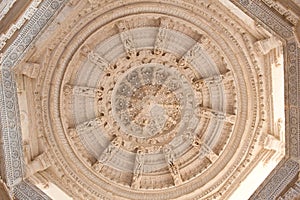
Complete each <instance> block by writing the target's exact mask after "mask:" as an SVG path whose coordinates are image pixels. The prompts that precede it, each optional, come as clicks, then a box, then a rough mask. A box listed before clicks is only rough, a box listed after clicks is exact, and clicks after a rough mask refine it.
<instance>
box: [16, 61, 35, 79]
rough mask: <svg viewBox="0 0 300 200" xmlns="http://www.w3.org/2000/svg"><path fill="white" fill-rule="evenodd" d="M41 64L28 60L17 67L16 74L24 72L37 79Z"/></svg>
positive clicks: (23, 73) (25, 74) (27, 75)
mask: <svg viewBox="0 0 300 200" xmlns="http://www.w3.org/2000/svg"><path fill="white" fill-rule="evenodd" d="M40 68H41V65H40V64H39V63H31V62H26V63H24V64H22V65H20V66H19V67H18V68H16V69H15V73H16V74H22V75H24V76H26V77H28V78H32V79H35V78H37V76H38V74H39V70H40Z"/></svg>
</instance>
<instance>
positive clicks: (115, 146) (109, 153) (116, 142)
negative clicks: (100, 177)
mask: <svg viewBox="0 0 300 200" xmlns="http://www.w3.org/2000/svg"><path fill="white" fill-rule="evenodd" d="M121 145H122V138H120V137H116V138H115V139H113V141H112V142H111V143H110V144H109V145H108V146H107V148H106V149H105V150H104V151H103V152H102V154H101V156H100V157H99V159H98V161H97V162H96V163H95V164H94V165H93V168H94V169H95V170H96V171H97V172H100V171H101V169H102V168H103V166H104V165H105V164H106V163H107V162H109V161H110V160H111V159H112V158H113V157H114V155H115V154H116V153H118V152H119V149H120V147H121Z"/></svg>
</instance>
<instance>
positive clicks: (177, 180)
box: [163, 145, 182, 185]
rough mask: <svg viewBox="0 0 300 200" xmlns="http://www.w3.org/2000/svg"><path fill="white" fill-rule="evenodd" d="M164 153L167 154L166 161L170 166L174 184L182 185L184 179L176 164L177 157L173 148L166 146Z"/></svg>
mask: <svg viewBox="0 0 300 200" xmlns="http://www.w3.org/2000/svg"><path fill="white" fill-rule="evenodd" d="M163 151H164V154H165V159H166V162H167V164H168V168H169V171H170V173H171V175H172V177H173V180H174V184H175V185H180V184H181V183H182V178H181V174H180V170H179V167H178V165H177V164H176V163H175V156H174V152H173V150H172V147H171V146H170V145H166V146H164V148H163Z"/></svg>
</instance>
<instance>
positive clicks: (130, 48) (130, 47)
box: [117, 21, 136, 56]
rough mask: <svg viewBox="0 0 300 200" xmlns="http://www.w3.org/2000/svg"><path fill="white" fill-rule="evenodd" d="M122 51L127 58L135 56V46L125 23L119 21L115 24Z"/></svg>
mask: <svg viewBox="0 0 300 200" xmlns="http://www.w3.org/2000/svg"><path fill="white" fill-rule="evenodd" d="M117 27H118V29H119V32H120V37H121V40H122V42H123V45H124V49H125V51H126V53H127V54H128V55H129V56H133V55H136V49H135V44H134V41H133V37H132V35H131V32H130V30H129V27H128V25H127V22H126V21H120V22H119V23H118V24H117Z"/></svg>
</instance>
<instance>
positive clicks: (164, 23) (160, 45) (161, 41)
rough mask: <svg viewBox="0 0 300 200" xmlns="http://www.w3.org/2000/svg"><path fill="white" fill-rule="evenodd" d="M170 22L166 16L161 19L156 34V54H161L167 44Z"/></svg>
mask: <svg viewBox="0 0 300 200" xmlns="http://www.w3.org/2000/svg"><path fill="white" fill-rule="evenodd" d="M169 24H170V21H169V20H168V19H166V18H161V19H160V27H159V30H158V33H157V36H156V40H155V45H154V52H155V53H156V54H161V53H162V52H163V49H164V48H165V46H166V41H167V39H168V35H167V29H168V26H169Z"/></svg>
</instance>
